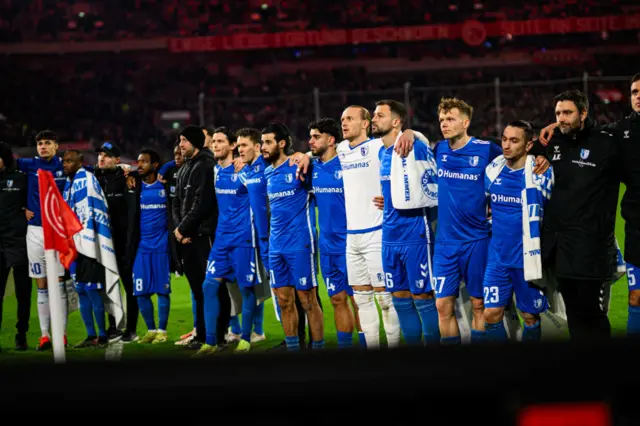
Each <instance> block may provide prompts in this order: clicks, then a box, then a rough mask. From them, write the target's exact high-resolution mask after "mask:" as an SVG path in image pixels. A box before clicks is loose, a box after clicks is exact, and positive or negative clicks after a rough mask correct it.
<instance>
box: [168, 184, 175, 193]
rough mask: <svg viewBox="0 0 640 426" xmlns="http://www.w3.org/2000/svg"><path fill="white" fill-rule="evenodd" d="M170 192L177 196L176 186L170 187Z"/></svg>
mask: <svg viewBox="0 0 640 426" xmlns="http://www.w3.org/2000/svg"><path fill="white" fill-rule="evenodd" d="M169 191H170V192H171V193H172V194H175V193H176V187H175V186H170V187H169Z"/></svg>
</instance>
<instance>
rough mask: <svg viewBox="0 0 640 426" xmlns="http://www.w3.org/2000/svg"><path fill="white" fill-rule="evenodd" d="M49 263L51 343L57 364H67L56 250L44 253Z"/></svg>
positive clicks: (48, 284)
mask: <svg viewBox="0 0 640 426" xmlns="http://www.w3.org/2000/svg"><path fill="white" fill-rule="evenodd" d="M44 255H45V261H46V262H47V268H46V269H47V287H48V288H49V309H50V310H51V341H52V344H53V359H54V361H55V362H56V363H57V364H64V363H65V362H66V354H65V349H64V327H63V323H64V322H63V318H62V301H61V297H60V292H61V291H62V290H61V289H60V283H59V282H58V272H59V271H58V265H60V263H59V260H58V253H57V252H56V251H55V250H52V249H47V250H45V251H44Z"/></svg>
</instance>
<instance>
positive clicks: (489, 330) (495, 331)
mask: <svg viewBox="0 0 640 426" xmlns="http://www.w3.org/2000/svg"><path fill="white" fill-rule="evenodd" d="M484 329H485V330H486V332H485V340H486V341H487V342H507V341H508V340H509V338H508V337H507V330H506V329H505V328H504V321H498V322H497V323H495V324H489V323H485V325H484ZM474 331H476V330H471V333H472V334H471V336H472V339H473V332H474Z"/></svg>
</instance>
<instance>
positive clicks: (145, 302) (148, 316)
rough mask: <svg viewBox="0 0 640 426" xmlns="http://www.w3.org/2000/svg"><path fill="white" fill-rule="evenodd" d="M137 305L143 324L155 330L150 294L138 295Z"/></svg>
mask: <svg viewBox="0 0 640 426" xmlns="http://www.w3.org/2000/svg"><path fill="white" fill-rule="evenodd" d="M138 307H139V308H140V314H142V319H143V320H144V322H145V324H147V329H148V330H155V329H156V320H155V317H154V314H153V302H152V301H151V296H149V295H144V296H138Z"/></svg>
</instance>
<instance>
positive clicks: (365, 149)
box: [360, 145, 369, 157]
mask: <svg viewBox="0 0 640 426" xmlns="http://www.w3.org/2000/svg"><path fill="white" fill-rule="evenodd" d="M368 153H369V146H368V145H367V146H363V147H361V148H360V154H362V156H363V157H366V156H367V154H368Z"/></svg>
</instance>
